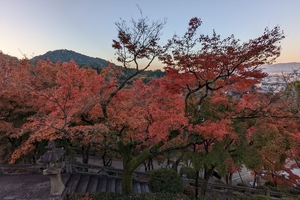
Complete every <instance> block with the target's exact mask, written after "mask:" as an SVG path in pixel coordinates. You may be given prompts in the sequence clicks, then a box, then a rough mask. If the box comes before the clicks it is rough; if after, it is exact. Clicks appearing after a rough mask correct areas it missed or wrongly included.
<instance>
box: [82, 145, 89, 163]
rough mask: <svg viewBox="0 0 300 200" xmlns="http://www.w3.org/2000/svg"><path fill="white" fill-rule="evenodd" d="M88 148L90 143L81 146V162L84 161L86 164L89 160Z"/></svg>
mask: <svg viewBox="0 0 300 200" xmlns="http://www.w3.org/2000/svg"><path fill="white" fill-rule="evenodd" d="M90 149H91V146H90V145H88V146H82V147H81V150H82V162H83V163H85V164H88V162H89V155H90Z"/></svg>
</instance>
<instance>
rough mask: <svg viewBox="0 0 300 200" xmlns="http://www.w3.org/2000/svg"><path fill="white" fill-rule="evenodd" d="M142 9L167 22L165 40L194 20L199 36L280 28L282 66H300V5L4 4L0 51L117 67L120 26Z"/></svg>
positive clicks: (291, 1) (194, 1)
mask: <svg viewBox="0 0 300 200" xmlns="http://www.w3.org/2000/svg"><path fill="white" fill-rule="evenodd" d="M136 5H138V6H139V7H140V8H141V10H142V11H143V14H144V16H148V18H149V19H150V20H158V19H164V18H166V19H167V24H166V26H165V28H164V29H163V36H162V41H166V40H167V39H168V38H171V37H172V36H173V35H174V34H175V33H176V34H178V35H180V36H181V35H182V34H183V33H184V32H185V31H186V29H187V25H188V22H189V20H190V19H191V18H192V17H200V18H201V19H202V21H203V25H202V26H201V27H200V31H199V33H203V34H211V33H212V31H213V29H215V31H216V32H217V34H220V35H221V37H222V38H225V37H228V36H229V35H231V34H234V35H235V36H236V38H239V39H241V41H247V40H249V39H251V38H255V37H258V36H260V35H262V33H263V31H264V29H265V28H266V27H269V28H270V29H271V28H273V27H274V26H276V25H279V26H280V27H281V29H282V30H284V32H285V35H286V38H285V39H284V40H283V42H282V53H281V56H280V57H279V58H278V59H277V63H283V62H300V0H285V1H283V0H211V1H208V0H186V1H184V0H152V1H149V0H111V1H105V0H103V1H102V0H101V1H97V0H86V1H83V0H51V1H50V0H49V1H47V0H44V1H41V0H26V1H25V0H0V50H1V51H2V52H3V53H5V54H9V55H12V56H16V57H18V58H22V53H24V54H25V55H27V57H29V58H30V57H31V56H33V55H34V56H36V55H41V54H44V53H46V52H47V51H53V50H57V49H69V50H73V51H76V52H78V53H82V54H85V55H88V56H93V57H100V58H103V59H106V60H109V61H111V62H114V63H117V61H116V59H115V56H114V50H113V49H112V47H111V44H112V39H114V38H116V37H117V31H116V27H115V24H114V23H115V22H116V21H118V20H119V19H120V18H122V19H124V20H126V21H128V22H129V20H130V19H131V18H134V19H137V18H138V17H139V16H140V13H139V10H138V8H137V6H136ZM20 51H21V52H22V53H21V52H20ZM153 68H161V65H159V64H157V63H156V64H155V65H154V66H153V67H152V69H153Z"/></svg>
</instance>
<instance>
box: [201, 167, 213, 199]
mask: <svg viewBox="0 0 300 200" xmlns="http://www.w3.org/2000/svg"><path fill="white" fill-rule="evenodd" d="M213 170H214V167H212V168H210V169H204V184H203V186H202V187H201V195H202V196H205V193H206V190H207V186H208V181H209V179H210V177H211V175H212V173H213Z"/></svg>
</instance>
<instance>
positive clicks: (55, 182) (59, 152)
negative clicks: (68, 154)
mask: <svg viewBox="0 0 300 200" xmlns="http://www.w3.org/2000/svg"><path fill="white" fill-rule="evenodd" d="M46 148H48V151H47V152H46V153H45V154H44V155H42V156H41V157H40V159H39V160H38V162H40V163H45V164H46V166H47V169H45V170H44V171H43V175H48V176H49V177H50V181H51V191H50V195H55V196H57V195H61V194H62V193H63V192H64V190H65V186H64V184H63V182H62V181H61V175H60V174H61V169H62V168H63V167H64V162H63V161H62V159H61V158H62V156H63V154H64V153H65V150H64V149H61V148H55V143H54V141H49V143H48V146H47V147H46Z"/></svg>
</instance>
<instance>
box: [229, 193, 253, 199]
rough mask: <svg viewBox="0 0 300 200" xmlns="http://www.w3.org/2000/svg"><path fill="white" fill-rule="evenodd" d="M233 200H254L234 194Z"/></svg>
mask: <svg viewBox="0 0 300 200" xmlns="http://www.w3.org/2000/svg"><path fill="white" fill-rule="evenodd" d="M231 200H252V197H251V196H247V195H245V194H232V196H231Z"/></svg>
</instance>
